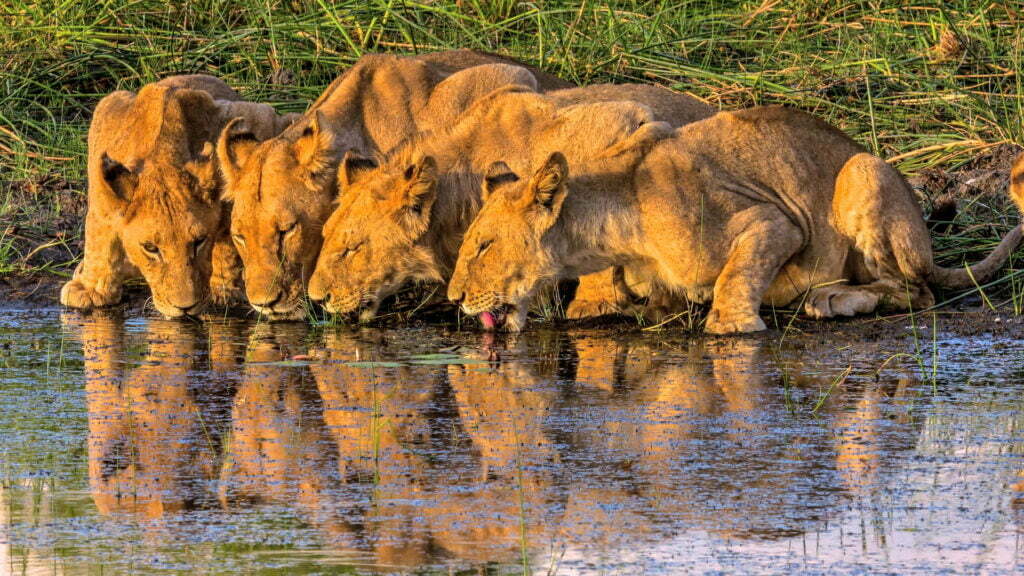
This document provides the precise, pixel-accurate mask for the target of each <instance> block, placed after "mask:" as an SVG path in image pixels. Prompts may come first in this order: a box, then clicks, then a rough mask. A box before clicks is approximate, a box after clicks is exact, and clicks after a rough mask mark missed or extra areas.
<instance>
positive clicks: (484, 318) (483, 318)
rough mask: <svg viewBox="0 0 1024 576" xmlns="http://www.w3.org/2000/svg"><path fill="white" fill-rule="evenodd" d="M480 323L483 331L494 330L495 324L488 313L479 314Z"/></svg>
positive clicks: (491, 315) (492, 315)
mask: <svg viewBox="0 0 1024 576" xmlns="http://www.w3.org/2000/svg"><path fill="white" fill-rule="evenodd" d="M480 323H481V324H483V325H484V330H494V327H495V326H496V325H497V322H496V321H495V320H494V314H492V313H490V312H481V313H480Z"/></svg>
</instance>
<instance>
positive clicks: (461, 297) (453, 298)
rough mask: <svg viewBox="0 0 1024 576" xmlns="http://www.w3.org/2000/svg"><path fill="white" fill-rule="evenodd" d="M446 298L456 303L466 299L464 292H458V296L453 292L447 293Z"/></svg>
mask: <svg viewBox="0 0 1024 576" xmlns="http://www.w3.org/2000/svg"><path fill="white" fill-rule="evenodd" d="M448 299H449V300H451V301H452V302H454V303H456V304H459V303H460V302H462V301H463V300H465V299H466V293H465V292H459V293H458V297H456V296H455V294H449V295H448Z"/></svg>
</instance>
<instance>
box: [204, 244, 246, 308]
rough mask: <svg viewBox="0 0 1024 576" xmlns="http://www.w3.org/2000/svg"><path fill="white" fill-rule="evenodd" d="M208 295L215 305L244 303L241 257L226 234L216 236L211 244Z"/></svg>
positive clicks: (225, 305)
mask: <svg viewBox="0 0 1024 576" xmlns="http://www.w3.org/2000/svg"><path fill="white" fill-rule="evenodd" d="M210 297H211V298H212V299H213V304H214V305H215V306H221V307H231V306H235V305H238V304H244V303H245V284H244V283H243V281H242V259H241V258H240V257H239V255H238V251H237V250H235V246H234V245H233V244H232V243H231V239H230V237H229V236H228V235H225V236H223V237H221V238H218V239H217V241H216V242H215V243H214V244H213V264H212V269H211V273H210Z"/></svg>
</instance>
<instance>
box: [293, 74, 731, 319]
mask: <svg viewBox="0 0 1024 576" xmlns="http://www.w3.org/2000/svg"><path fill="white" fill-rule="evenodd" d="M621 101H636V102H640V103H642V104H644V105H645V106H646V107H643V109H641V107H638V106H636V105H635V104H622V103H621ZM623 110H626V111H625V112H624V111H623ZM652 114H653V117H655V118H659V119H663V120H668V121H669V122H671V123H672V124H673V125H684V124H686V123H689V122H693V121H696V120H699V119H702V118H706V117H709V116H711V115H712V114H713V111H712V109H711V108H710V107H709V106H707V105H705V104H703V103H702V102H700V101H699V100H696V99H694V98H691V97H689V96H685V95H680V94H676V93H673V92H671V91H669V90H667V89H664V88H660V87H656V86H645V85H631V84H629V85H599V86H592V87H585V88H574V89H567V90H559V91H554V92H549V93H547V94H543V95H542V94H538V93H536V92H532V91H529V90H525V89H521V88H517V87H507V88H504V89H499V90H498V91H496V92H495V93H493V94H491V95H489V96H487V97H486V98H483V99H481V100H480V101H479V102H478V103H477V104H476V105H475V106H473V107H472V108H470V109H469V110H467V111H466V113H465V114H464V115H463V116H462V117H461V118H460V119H459V121H458V122H457V123H455V124H454V125H452V126H449V127H448V128H447V129H444V130H440V131H437V132H434V133H421V134H418V135H417V136H415V137H414V138H411V139H410V140H409V141H408V142H406V143H404V144H403V145H402V146H401V147H399V148H398V149H396V150H393V151H392V152H391V153H389V154H388V155H387V157H386V158H385V159H383V161H382V162H379V163H378V162H376V161H375V160H373V159H371V158H365V157H361V156H358V155H347V156H346V157H345V159H344V160H343V161H342V162H341V164H340V166H339V170H338V181H339V188H340V189H342V190H344V192H343V193H342V194H341V199H340V201H339V206H338V208H337V209H336V210H335V212H334V213H333V214H332V215H331V217H330V218H329V219H328V221H327V224H326V225H325V227H324V246H323V248H322V250H321V252H320V256H319V259H318V262H317V265H316V269H315V271H314V272H313V276H312V278H311V279H310V282H309V296H310V299H311V300H313V301H316V302H319V303H321V304H322V305H323V306H324V308H325V309H326V310H328V311H329V312H332V313H339V314H348V313H356V314H358V315H359V317H360V318H361V319H362V320H363V321H367V320H369V319H370V318H372V317H373V316H374V315H375V314H376V312H377V309H378V307H379V305H380V302H381V301H382V300H383V299H384V298H386V297H388V296H389V295H391V294H393V293H394V292H396V291H397V290H398V289H399V288H400V287H401V286H403V285H404V284H406V283H408V282H411V281H424V282H438V283H444V282H446V281H447V280H448V278H449V277H450V276H451V270H452V268H453V266H454V263H455V257H456V255H457V253H458V249H459V245H460V242H461V238H462V233H463V232H464V231H465V228H466V226H467V224H468V223H469V221H470V220H471V219H472V218H473V216H474V215H475V214H476V211H477V209H478V207H479V204H480V182H481V181H482V180H485V179H487V178H488V175H487V174H486V173H485V169H486V167H487V166H488V165H489V164H491V163H492V162H493V161H495V160H499V159H502V160H505V161H507V162H510V163H513V164H516V163H519V164H522V165H525V164H523V163H525V162H526V161H527V159H528V158H529V157H530V156H531V154H533V150H534V149H536V148H544V149H553V148H557V147H559V146H561V147H565V146H571V147H573V148H578V149H579V152H580V153H581V155H582V156H581V157H585V156H586V154H587V153H589V152H592V151H595V150H601V149H603V148H604V147H605V146H607V145H609V144H610V141H609V140H608V135H612V136H613V137H618V134H619V130H617V129H615V128H613V127H618V126H619V125H620V124H623V123H625V125H624V126H622V128H628V127H629V126H630V125H635V124H639V123H641V122H645V121H647V120H649V117H650V116H651V115H652ZM581 131H585V132H583V135H582V136H581V135H580V134H581ZM610 278H611V275H610V274H607V273H605V274H599V275H596V276H594V277H592V278H589V279H584V280H583V282H582V283H581V286H580V290H578V291H577V299H576V301H574V302H573V304H572V306H571V307H570V309H569V312H570V315H573V314H577V315H589V314H591V313H599V312H600V311H602V310H604V309H605V308H606V307H607V308H611V307H613V306H615V304H614V302H615V301H616V300H618V297H617V295H615V294H610V292H611V289H612V282H611V279H610Z"/></svg>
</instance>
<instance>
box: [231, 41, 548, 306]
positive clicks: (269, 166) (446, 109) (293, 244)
mask: <svg viewBox="0 0 1024 576" xmlns="http://www.w3.org/2000/svg"><path fill="white" fill-rule="evenodd" d="M505 61H506V60H505V59H503V58H500V57H496V56H490V55H486V54H477V53H474V52H469V51H454V52H445V53H439V54H429V55H424V56H417V57H407V58H403V57H397V56H390V55H369V56H365V57H363V58H361V59H360V60H359V61H358V62H357V63H356V64H355V65H354V66H353V67H352V68H351V69H349V70H348V71H347V72H345V74H343V75H342V76H341V77H339V78H338V79H337V80H335V81H334V82H333V83H332V84H331V85H330V86H329V87H328V88H327V90H325V91H324V93H323V95H321V96H320V98H319V99H318V100H317V101H316V102H315V103H314V104H313V105H312V106H311V108H310V110H309V111H308V112H307V113H306V114H305V116H304V117H303V118H302V119H301V120H300V121H298V122H297V123H296V124H295V125H294V126H292V127H291V128H290V129H288V130H286V131H284V132H283V133H282V134H281V135H280V136H278V137H277V138H274V139H271V140H268V141H266V142H263V143H256V142H254V141H253V139H252V138H249V137H248V136H247V135H246V134H245V132H244V130H243V129H241V127H237V129H236V127H233V128H232V129H231V130H224V131H223V133H222V134H221V138H220V141H219V143H218V159H219V163H220V170H221V173H222V174H223V175H224V177H225V180H226V183H225V184H226V189H227V193H228V194H227V198H228V199H229V200H230V201H232V202H233V203H234V206H233V209H232V213H231V214H232V217H231V230H232V234H233V237H234V239H235V246H236V247H237V248H238V251H239V253H240V255H241V257H242V261H243V264H244V270H245V272H244V276H245V289H246V295H247V297H248V299H249V303H250V304H251V305H252V306H253V308H255V309H256V310H257V311H259V312H261V313H262V314H264V315H266V316H267V317H269V318H270V319H272V320H291V319H299V318H302V317H304V315H305V312H304V307H303V306H304V298H303V296H304V293H305V287H306V284H307V282H308V280H309V277H310V275H311V274H312V272H313V267H314V264H315V262H316V258H317V255H318V254H319V252H320V243H321V238H322V235H321V227H322V226H323V225H324V221H325V220H326V219H327V217H328V215H329V214H330V213H331V210H332V209H333V202H334V201H335V199H336V193H337V182H336V178H335V176H336V173H337V169H338V164H339V162H340V160H341V158H342V157H343V156H344V154H345V153H346V152H347V151H349V150H356V151H359V152H360V153H362V154H367V155H372V154H375V153H377V152H379V151H382V150H387V149H389V148H391V147H392V146H394V145H396V144H397V143H398V142H400V141H401V140H402V139H404V138H406V137H408V136H410V135H412V134H414V133H416V132H417V131H418V130H421V129H424V128H429V127H431V126H433V124H432V123H434V122H448V121H450V119H451V118H454V117H455V115H457V114H458V113H459V112H461V110H462V109H464V107H465V106H467V105H468V104H469V103H471V102H472V101H473V100H474V99H475V98H476V95H477V94H486V93H487V92H490V91H491V90H492V89H493V88H494V87H496V86H501V85H505V84H508V83H522V82H526V83H528V84H529V85H530V86H536V79H535V78H534V75H533V74H531V73H530V72H529V71H528V70H527V69H525V68H521V67H518V66H512V65H509V64H505V63H497V62H505ZM489 63H490V64H489ZM461 68H466V70H463V71H461V72H456V73H454V74H451V72H452V71H453V70H454V69H461ZM449 74H451V75H450V76H449ZM545 78H548V79H549V81H551V82H554V83H556V84H557V80H556V79H551V78H550V77H547V76H545Z"/></svg>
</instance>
